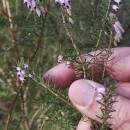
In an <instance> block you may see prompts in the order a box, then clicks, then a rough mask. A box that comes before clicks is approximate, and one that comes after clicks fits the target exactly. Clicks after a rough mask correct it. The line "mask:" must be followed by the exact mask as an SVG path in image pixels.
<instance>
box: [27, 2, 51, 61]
mask: <svg viewBox="0 0 130 130" xmlns="http://www.w3.org/2000/svg"><path fill="white" fill-rule="evenodd" d="M49 7H50V0H48V4H47V6H46V12H45V16H44V20H43V23H42V29H41V34H40V37H39V39H38V41H37V45H36V48H35V50H34V52H33V54H32V56H31V58H30V60H29V62H30V63H31V62H32V61H33V59H34V57H35V55H36V53H37V52H38V50H39V47H40V44H41V40H42V37H43V34H44V30H45V28H44V27H45V23H46V19H47V15H48V10H49Z"/></svg>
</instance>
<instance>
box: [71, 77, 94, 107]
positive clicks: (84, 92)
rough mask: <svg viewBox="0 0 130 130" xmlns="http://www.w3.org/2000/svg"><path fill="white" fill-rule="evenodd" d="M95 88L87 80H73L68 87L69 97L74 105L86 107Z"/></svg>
mask: <svg viewBox="0 0 130 130" xmlns="http://www.w3.org/2000/svg"><path fill="white" fill-rule="evenodd" d="M94 93H95V88H94V87H93V86H92V85H91V84H89V82H88V80H85V79H81V80H77V81H75V82H74V83H73V84H72V85H71V86H70V89H69V98H70V100H71V102H72V103H73V104H74V105H79V106H82V107H88V106H89V105H90V104H91V103H92V100H93V98H94Z"/></svg>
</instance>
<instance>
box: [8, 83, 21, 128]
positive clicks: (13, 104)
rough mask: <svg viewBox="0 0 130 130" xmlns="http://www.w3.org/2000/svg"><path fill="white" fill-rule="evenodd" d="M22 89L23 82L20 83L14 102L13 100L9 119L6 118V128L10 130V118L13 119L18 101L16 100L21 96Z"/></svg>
mask: <svg viewBox="0 0 130 130" xmlns="http://www.w3.org/2000/svg"><path fill="white" fill-rule="evenodd" d="M21 89H22V84H20V86H19V90H18V92H17V94H16V96H15V98H14V100H13V102H12V105H11V109H10V111H9V113H8V117H7V120H6V130H8V127H9V122H10V119H11V114H12V111H13V108H14V106H15V103H16V101H17V98H18V96H19V94H20V90H21Z"/></svg>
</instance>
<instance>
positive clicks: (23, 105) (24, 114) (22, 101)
mask: <svg viewBox="0 0 130 130" xmlns="http://www.w3.org/2000/svg"><path fill="white" fill-rule="evenodd" d="M20 96H21V107H22V108H21V110H22V113H23V117H24V120H25V127H26V130H29V129H30V127H29V121H28V118H27V116H26V113H25V103H24V93H23V90H22V89H20Z"/></svg>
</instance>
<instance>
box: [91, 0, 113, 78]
mask: <svg viewBox="0 0 130 130" xmlns="http://www.w3.org/2000/svg"><path fill="white" fill-rule="evenodd" d="M111 1H112V0H109V4H108V7H107V12H106V15H105V18H103V19H102V21H103V22H102V26H101V29H100V32H99V36H98V40H97V43H96V50H97V49H98V46H99V43H100V40H101V37H102V34H103V29H104V26H105V23H106V20H107V17H108V14H109V11H110V7H111ZM93 58H94V63H95V61H96V51H95V53H94V57H93ZM92 80H94V68H93V67H92Z"/></svg>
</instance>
